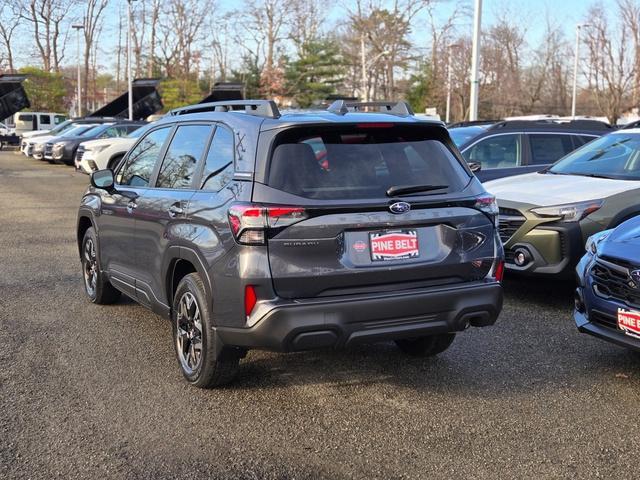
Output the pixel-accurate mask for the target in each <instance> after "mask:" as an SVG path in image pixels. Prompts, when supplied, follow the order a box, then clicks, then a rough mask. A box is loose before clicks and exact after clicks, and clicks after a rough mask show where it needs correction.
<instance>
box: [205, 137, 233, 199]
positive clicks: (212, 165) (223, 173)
mask: <svg viewBox="0 0 640 480" xmlns="http://www.w3.org/2000/svg"><path fill="white" fill-rule="evenodd" d="M231 177H233V133H231V131H229V130H228V129H227V128H225V127H218V128H217V129H216V133H215V135H214V136H213V142H211V146H210V147H209V152H208V153H207V161H206V163H205V166H204V171H203V172H202V182H201V188H202V189H203V190H213V191H216V192H218V191H220V190H222V187H224V186H225V185H226V184H227V183H229V181H231Z"/></svg>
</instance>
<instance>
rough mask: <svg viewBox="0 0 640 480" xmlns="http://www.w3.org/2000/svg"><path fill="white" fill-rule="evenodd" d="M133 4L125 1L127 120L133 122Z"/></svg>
mask: <svg viewBox="0 0 640 480" xmlns="http://www.w3.org/2000/svg"><path fill="white" fill-rule="evenodd" d="M133 2H134V0H127V4H128V5H127V17H128V22H127V23H128V28H127V31H128V34H127V86H128V89H129V109H128V110H129V120H133V80H132V78H131V44H132V43H133V41H132V32H131V28H132V26H133V13H132V11H131V5H132V3H133Z"/></svg>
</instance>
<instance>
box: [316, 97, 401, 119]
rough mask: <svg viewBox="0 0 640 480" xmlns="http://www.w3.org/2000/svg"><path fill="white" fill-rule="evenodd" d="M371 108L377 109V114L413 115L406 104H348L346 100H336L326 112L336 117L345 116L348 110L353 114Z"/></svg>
mask: <svg viewBox="0 0 640 480" xmlns="http://www.w3.org/2000/svg"><path fill="white" fill-rule="evenodd" d="M367 107H371V108H375V109H377V110H376V111H377V112H382V113H391V114H393V115H401V116H409V115H413V110H411V107H410V106H409V104H408V103H407V102H350V101H347V100H336V101H335V102H333V103H332V104H331V105H329V108H327V111H328V112H331V113H335V114H336V115H345V114H347V113H349V109H352V110H353V111H354V112H364V111H365V110H364V109H365V108H367Z"/></svg>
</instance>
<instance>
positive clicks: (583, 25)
mask: <svg viewBox="0 0 640 480" xmlns="http://www.w3.org/2000/svg"><path fill="white" fill-rule="evenodd" d="M588 26H589V25H587V24H586V23H579V24H577V25H576V51H575V58H574V59H573V95H572V96H571V117H572V118H573V119H575V118H576V101H577V96H578V63H579V62H580V31H581V30H582V28H586V27H588Z"/></svg>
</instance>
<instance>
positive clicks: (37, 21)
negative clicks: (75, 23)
mask: <svg viewBox="0 0 640 480" xmlns="http://www.w3.org/2000/svg"><path fill="white" fill-rule="evenodd" d="M75 5H76V0H27V4H26V6H25V8H24V9H23V11H22V13H21V17H22V18H24V19H25V20H27V21H28V22H30V24H31V27H32V29H33V40H34V41H35V43H36V48H37V50H38V53H39V54H40V58H41V60H42V68H43V69H44V70H45V71H47V72H50V71H55V72H59V71H60V66H61V62H62V60H63V58H64V47H65V45H66V39H67V35H68V31H69V29H68V28H67V27H68V25H67V24H68V22H69V20H70V15H71V12H72V11H73V7H75Z"/></svg>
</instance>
